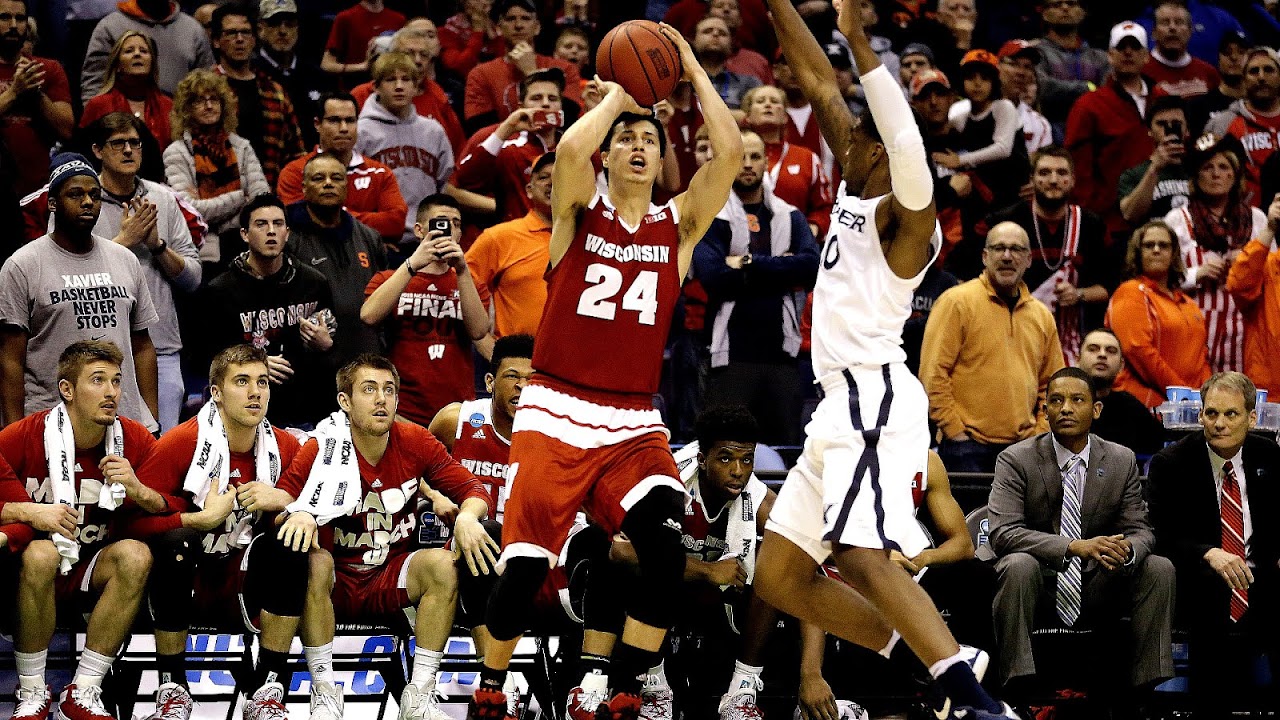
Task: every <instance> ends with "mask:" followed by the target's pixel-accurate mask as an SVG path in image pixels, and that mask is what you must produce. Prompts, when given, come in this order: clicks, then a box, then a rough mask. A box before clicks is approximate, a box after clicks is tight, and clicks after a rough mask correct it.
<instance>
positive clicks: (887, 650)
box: [880, 630, 902, 660]
mask: <svg viewBox="0 0 1280 720" xmlns="http://www.w3.org/2000/svg"><path fill="white" fill-rule="evenodd" d="M901 639H902V636H901V635H899V634H898V631H897V630H894V631H893V634H892V635H890V636H889V643H888V644H887V645H885V646H884V647H883V648H881V649H880V655H881V656H882V657H884V659H885V660H888V659H889V655H891V654H892V653H893V649H894V648H895V647H897V646H898V641H899V640H901Z"/></svg>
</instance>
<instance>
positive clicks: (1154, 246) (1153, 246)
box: [1140, 240, 1173, 250]
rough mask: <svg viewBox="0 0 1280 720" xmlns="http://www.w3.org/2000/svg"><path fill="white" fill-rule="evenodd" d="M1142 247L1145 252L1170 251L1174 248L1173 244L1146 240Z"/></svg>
mask: <svg viewBox="0 0 1280 720" xmlns="http://www.w3.org/2000/svg"><path fill="white" fill-rule="evenodd" d="M1140 247H1141V248H1142V249H1143V250H1168V249H1170V248H1172V247H1173V243H1167V242H1158V241H1155V240H1144V241H1143V242H1142V244H1141V246H1140Z"/></svg>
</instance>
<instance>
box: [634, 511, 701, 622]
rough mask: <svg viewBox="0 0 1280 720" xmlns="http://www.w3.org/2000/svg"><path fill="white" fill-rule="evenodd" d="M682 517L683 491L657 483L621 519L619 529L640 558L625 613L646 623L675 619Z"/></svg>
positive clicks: (680, 574) (681, 566)
mask: <svg viewBox="0 0 1280 720" xmlns="http://www.w3.org/2000/svg"><path fill="white" fill-rule="evenodd" d="M683 517H684V495H683V493H680V492H679V491H677V490H676V489H675V488H669V487H657V488H654V489H652V490H650V491H649V493H648V494H647V495H645V496H644V497H643V498H641V499H640V501H639V502H637V503H636V504H635V505H633V506H632V507H631V510H629V511H628V512H627V516H626V518H624V519H623V521H622V531H623V532H624V533H626V535H627V538H628V539H629V540H630V541H631V544H632V546H634V547H635V551H636V557H637V558H638V559H639V561H640V579H639V581H638V582H637V583H636V584H635V586H634V588H633V592H632V593H631V599H630V603H629V605H628V608H627V614H628V615H630V616H631V617H633V618H635V619H636V620H639V621H640V622H642V623H644V624H646V625H652V626H654V627H660V628H669V627H671V624H672V623H673V622H674V621H675V617H676V612H677V609H678V607H679V597H680V594H681V593H680V590H681V584H682V582H683V580H684V565H685V555H684V545H683V544H682V543H681V537H682V534H683V533H682V530H681V527H680V520H681V519H682V518H683Z"/></svg>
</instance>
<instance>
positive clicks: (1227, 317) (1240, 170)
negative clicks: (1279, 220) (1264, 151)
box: [1165, 135, 1267, 372]
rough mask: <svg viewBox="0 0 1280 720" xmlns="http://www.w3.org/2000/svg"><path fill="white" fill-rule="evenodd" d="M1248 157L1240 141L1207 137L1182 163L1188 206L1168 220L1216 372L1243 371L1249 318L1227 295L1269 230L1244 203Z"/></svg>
mask: <svg viewBox="0 0 1280 720" xmlns="http://www.w3.org/2000/svg"><path fill="white" fill-rule="evenodd" d="M1244 158H1245V153H1244V148H1243V147H1242V146H1241V145H1240V141H1239V140H1237V139H1236V138H1234V137H1232V136H1229V135H1228V136H1227V137H1224V138H1222V139H1221V140H1219V139H1217V138H1215V137H1214V136H1212V135H1204V136H1202V137H1201V138H1200V139H1199V140H1197V141H1196V144H1195V147H1194V148H1193V149H1192V150H1191V151H1190V152H1188V153H1187V158H1186V160H1185V161H1184V162H1183V165H1184V166H1185V167H1186V169H1187V174H1188V175H1189V176H1190V190H1191V195H1190V196H1189V198H1188V202H1187V204H1186V205H1184V206H1183V207H1180V208H1177V209H1175V210H1172V211H1170V212H1169V214H1168V215H1166V216H1165V222H1166V223H1168V224H1169V227H1171V228H1173V231H1174V233H1175V234H1176V236H1177V238H1178V245H1179V252H1180V253H1181V255H1182V262H1183V263H1184V264H1185V265H1186V268H1187V273H1186V277H1184V278H1183V280H1182V289H1183V290H1184V291H1186V292H1187V293H1188V294H1189V295H1191V297H1193V298H1194V299H1195V301H1196V304H1197V305H1199V306H1200V310H1201V311H1202V312H1203V313H1204V317H1205V323H1206V325H1207V327H1208V330H1209V367H1210V369H1212V370H1213V372H1224V371H1227V370H1235V371H1238V372H1243V371H1244V318H1243V317H1242V316H1241V314H1240V309H1239V308H1238V307H1236V302H1235V300H1234V299H1233V298H1232V297H1231V294H1230V293H1228V292H1227V273H1228V271H1230V269H1231V263H1232V262H1233V261H1234V260H1235V258H1236V256H1237V255H1239V254H1240V250H1241V249H1242V248H1244V246H1245V244H1246V243H1248V242H1249V240H1251V239H1253V238H1255V237H1258V236H1259V235H1260V234H1261V233H1262V230H1263V229H1264V228H1265V227H1266V226H1267V216H1266V213H1264V212H1262V211H1261V210H1259V209H1258V208H1255V207H1252V206H1250V205H1249V203H1248V202H1246V201H1245V198H1244V183H1245V173H1244Z"/></svg>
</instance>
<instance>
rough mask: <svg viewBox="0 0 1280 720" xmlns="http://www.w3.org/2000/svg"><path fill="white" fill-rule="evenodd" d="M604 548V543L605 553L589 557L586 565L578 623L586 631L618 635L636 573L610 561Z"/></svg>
mask: <svg viewBox="0 0 1280 720" xmlns="http://www.w3.org/2000/svg"><path fill="white" fill-rule="evenodd" d="M608 549H609V548H608V545H605V552H604V553H603V554H602V555H598V556H595V557H593V558H592V559H591V561H590V562H591V564H590V566H589V567H588V568H587V581H586V593H585V597H584V598H583V600H582V626H583V628H585V629H587V630H595V631H597V632H603V633H612V634H615V635H621V634H622V626H623V623H624V621H625V620H626V615H627V598H628V597H629V596H630V595H631V593H632V591H633V590H634V589H635V587H634V586H635V585H636V576H635V572H634V568H631V567H627V566H623V565H622V563H619V562H614V561H613V560H610V559H609V552H608Z"/></svg>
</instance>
